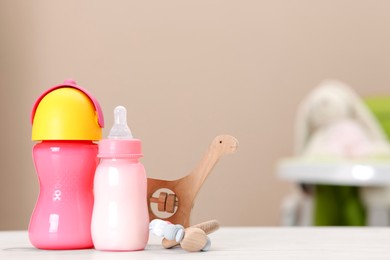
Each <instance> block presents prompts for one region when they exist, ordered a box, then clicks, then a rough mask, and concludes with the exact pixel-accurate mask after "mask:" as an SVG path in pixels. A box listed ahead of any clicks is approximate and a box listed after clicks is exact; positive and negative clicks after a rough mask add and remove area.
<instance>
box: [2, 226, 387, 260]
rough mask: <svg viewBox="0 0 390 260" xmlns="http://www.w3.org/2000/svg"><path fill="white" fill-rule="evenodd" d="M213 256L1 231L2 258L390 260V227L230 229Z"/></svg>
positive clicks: (156, 242) (154, 245)
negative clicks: (50, 244) (52, 240)
mask: <svg viewBox="0 0 390 260" xmlns="http://www.w3.org/2000/svg"><path fill="white" fill-rule="evenodd" d="M209 237H210V239H211V243H212V244H211V248H210V251H207V252H195V253H189V252H186V251H184V250H182V249H181V248H175V249H164V248H162V247H161V238H159V237H155V236H152V235H151V236H150V238H149V242H148V245H147V247H146V249H145V250H143V251H136V252H102V251H97V250H93V249H88V250H67V251H65V250H62V251H58V250H39V249H35V248H34V247H33V246H32V245H31V244H30V242H29V240H28V235H27V231H2V232H0V259H7V260H8V259H11V260H12V259H28V260H35V259H40V260H42V259H43V260H44V259H56V260H61V259H77V260H79V259H94V260H95V259H97V260H99V259H110V260H116V259H192V258H199V257H202V258H207V259H310V260H312V259H370V260H372V259H390V228H383V227H382V228H368V227H361V228H356V227H339V228H337V227H322V228H321V227H272V228H267V227H224V228H221V229H220V230H218V231H216V232H215V233H213V234H210V235H209Z"/></svg>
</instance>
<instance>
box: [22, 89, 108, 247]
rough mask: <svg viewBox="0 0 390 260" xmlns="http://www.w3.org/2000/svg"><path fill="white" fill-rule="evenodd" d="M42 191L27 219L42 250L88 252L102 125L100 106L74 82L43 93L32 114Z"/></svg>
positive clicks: (35, 157)
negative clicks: (79, 250) (94, 181)
mask: <svg viewBox="0 0 390 260" xmlns="http://www.w3.org/2000/svg"><path fill="white" fill-rule="evenodd" d="M31 122H32V140H34V141H41V142H39V143H37V144H35V146H34V148H33V159H34V165H35V169H36V172H37V175H38V179H39V185H40V192H39V196H38V199H37V202H36V205H35V208H34V211H33V213H32V216H31V219H30V225H29V228H28V234H29V238H30V241H31V243H32V244H33V245H34V246H35V247H37V248H40V249H81V248H92V247H93V243H92V237H91V228H90V227H91V217H92V209H93V201H94V199H93V178H94V173H95V170H96V167H97V164H98V159H97V151H98V146H97V144H95V143H94V142H93V141H97V140H100V139H101V136H102V131H101V128H102V127H103V125H104V121H103V114H102V111H101V108H100V105H99V103H98V102H97V100H96V99H95V98H93V97H92V96H91V95H90V94H89V93H88V92H87V91H86V90H84V89H83V88H81V87H79V86H78V85H76V83H75V82H74V81H65V82H64V84H63V85H58V86H55V87H53V88H51V89H49V90H47V91H46V92H44V93H43V94H42V95H41V96H40V97H39V98H38V99H37V101H36V103H35V105H34V108H33V110H32V114H31Z"/></svg>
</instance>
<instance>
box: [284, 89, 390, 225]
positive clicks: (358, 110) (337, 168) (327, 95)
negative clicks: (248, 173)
mask: <svg viewBox="0 0 390 260" xmlns="http://www.w3.org/2000/svg"><path fill="white" fill-rule="evenodd" d="M295 134H296V139H295V146H296V151H295V152H296V156H295V157H293V158H287V159H283V160H281V161H280V162H279V163H278V165H277V170H278V176H279V177H280V178H281V179H284V180H288V181H293V182H296V183H300V184H306V185H309V186H310V187H315V186H316V185H320V184H325V185H334V186H338V185H348V186H359V187H361V188H360V195H361V198H362V201H363V203H364V204H365V207H366V209H367V213H368V214H367V225H371V226H372V225H374V226H387V225H389V224H390V223H389V219H390V216H389V214H388V213H389V208H390V188H389V187H390V146H389V143H388V141H387V138H386V135H385V133H384V131H383V129H382V128H381V127H380V125H379V122H378V121H377V120H376V118H375V117H374V116H373V115H372V113H371V112H370V111H369V109H368V108H367V107H366V106H365V105H364V104H363V102H362V101H361V100H360V98H359V96H358V95H357V94H356V93H355V92H354V91H352V89H350V88H349V87H348V86H346V85H345V84H343V83H341V82H338V81H326V82H324V83H322V84H321V85H320V86H319V87H317V88H316V89H314V90H313V91H312V92H311V93H310V94H309V95H308V96H307V97H306V99H304V101H303V102H302V103H301V105H300V107H299V110H298V115H297V120H296V130H295ZM306 187H307V186H306ZM335 203H337V202H335ZM282 224H283V225H304V226H305V225H312V224H313V197H312V195H311V194H310V193H305V192H303V189H301V188H298V187H297V189H296V191H294V192H293V194H291V195H290V196H288V197H287V198H286V199H285V201H284V202H283V205H282Z"/></svg>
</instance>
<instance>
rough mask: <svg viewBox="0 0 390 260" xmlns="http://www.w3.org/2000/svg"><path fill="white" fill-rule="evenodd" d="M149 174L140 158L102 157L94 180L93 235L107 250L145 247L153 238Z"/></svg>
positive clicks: (97, 244)
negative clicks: (148, 195) (150, 225)
mask: <svg viewBox="0 0 390 260" xmlns="http://www.w3.org/2000/svg"><path fill="white" fill-rule="evenodd" d="M146 194H147V177H146V173H145V169H144V166H143V165H142V164H141V163H140V162H139V161H138V158H102V159H101V162H100V164H99V165H98V167H97V169H96V174H95V181H94V195H95V204H94V209H93V215H92V225H91V231H92V239H93V242H94V245H95V248H96V249H98V250H105V251H135V250H143V249H144V248H145V246H146V244H147V242H148V238H149V228H148V227H149V214H148V206H147V198H146Z"/></svg>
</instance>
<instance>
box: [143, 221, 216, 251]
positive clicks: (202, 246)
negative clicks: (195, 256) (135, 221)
mask: <svg viewBox="0 0 390 260" xmlns="http://www.w3.org/2000/svg"><path fill="white" fill-rule="evenodd" d="M149 230H150V231H151V232H152V233H153V234H154V235H157V236H161V237H164V239H166V240H167V241H171V240H172V241H173V243H174V245H176V244H180V246H181V247H182V248H183V249H184V250H186V251H189V252H197V251H208V250H209V249H210V245H211V242H210V239H209V238H208V237H207V235H206V232H205V231H203V230H202V229H201V228H199V227H189V228H186V229H185V230H184V228H183V226H181V225H174V224H171V223H170V222H168V221H164V220H161V219H154V220H152V221H151V222H150V224H149Z"/></svg>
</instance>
